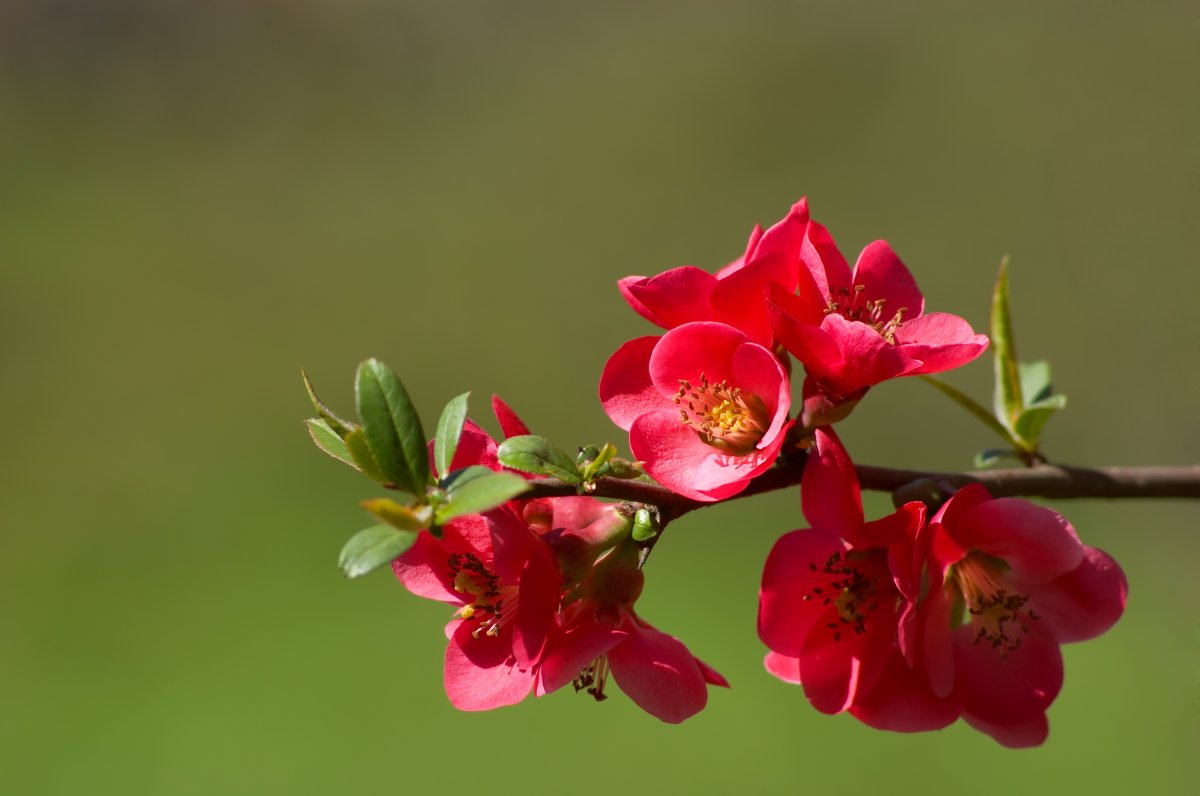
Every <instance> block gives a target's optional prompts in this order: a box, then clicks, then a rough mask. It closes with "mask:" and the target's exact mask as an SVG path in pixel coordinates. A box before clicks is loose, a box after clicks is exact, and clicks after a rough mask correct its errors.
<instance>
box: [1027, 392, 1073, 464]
mask: <svg viewBox="0 0 1200 796" xmlns="http://www.w3.org/2000/svg"><path fill="white" fill-rule="evenodd" d="M1066 405H1067V396H1065V395H1051V396H1050V397H1049V398H1045V399H1043V400H1041V401H1038V402H1037V403H1035V404H1030V405H1029V406H1027V407H1025V411H1023V412H1021V416H1020V417H1018V418H1017V424H1016V427H1015V431H1016V432H1017V434H1018V435H1019V436H1020V437H1021V439H1022V440H1024V441H1025V443H1026V450H1029V451H1036V450H1037V448H1038V441H1039V440H1040V439H1041V437H1042V427H1043V426H1045V425H1046V421H1047V420H1049V419H1050V418H1051V417H1053V416H1054V413H1055V412H1057V411H1058V410H1060V409H1062V408H1063V407H1064V406H1066Z"/></svg>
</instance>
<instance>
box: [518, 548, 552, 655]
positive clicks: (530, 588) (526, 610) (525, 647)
mask: <svg viewBox="0 0 1200 796" xmlns="http://www.w3.org/2000/svg"><path fill="white" fill-rule="evenodd" d="M560 593H561V579H560V578H559V576H558V567H557V566H555V563H554V556H553V555H552V554H551V552H550V549H549V548H548V547H546V545H544V544H540V543H539V544H536V545H534V546H533V548H532V549H531V551H530V556H529V560H528V561H527V562H526V563H525V568H524V569H523V570H522V571H521V583H520V586H519V589H518V592H517V594H518V597H517V616H516V619H515V621H514V622H513V640H512V649H513V656H514V657H515V658H516V660H517V664H518V665H519V666H521V667H524V668H533V665H534V663H535V662H537V660H538V658H539V656H540V655H541V654H542V649H543V648H544V647H545V644H546V636H547V635H548V634H549V632H550V628H551V627H552V626H553V625H554V617H555V615H556V614H557V612H558V599H559V595H560Z"/></svg>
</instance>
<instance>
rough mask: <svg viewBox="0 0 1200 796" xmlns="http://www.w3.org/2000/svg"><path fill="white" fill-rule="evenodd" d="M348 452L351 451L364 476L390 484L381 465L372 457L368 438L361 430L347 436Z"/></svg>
mask: <svg viewBox="0 0 1200 796" xmlns="http://www.w3.org/2000/svg"><path fill="white" fill-rule="evenodd" d="M345 442H346V450H348V451H350V457H351V458H352V459H354V464H355V466H357V467H358V469H359V470H361V471H362V473H363V475H365V476H366V477H367V478H371V479H373V480H375V481H378V482H379V483H381V484H387V483H390V479H389V478H388V477H387V475H385V474H384V472H383V470H381V469H379V464H378V463H377V462H376V461H375V457H374V456H373V455H371V448H370V447H368V445H367V437H366V434H365V433H364V432H363V430H362V429H361V428H356V429H354V430H353V431H351V432H350V433H349V434H347V435H346V440H345Z"/></svg>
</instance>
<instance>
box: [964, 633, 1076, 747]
mask: <svg viewBox="0 0 1200 796" xmlns="http://www.w3.org/2000/svg"><path fill="white" fill-rule="evenodd" d="M974 638H975V628H974V626H973V624H967V625H963V626H962V627H960V628H958V629H957V630H955V631H954V637H953V644H954V662H955V665H956V667H957V675H956V678H957V682H956V684H955V690H956V691H957V692H958V693H959V694H961V695H962V697H963V710H964V711H965V712H967V713H970V714H972V715H973V716H975V717H977V718H980V719H982V720H984V721H987V722H992V723H996V724H1014V723H1024V722H1027V721H1029V720H1030V719H1033V718H1035V717H1036V716H1038V715H1039V714H1041V713H1044V712H1045V711H1046V708H1048V707H1049V706H1050V703H1051V702H1053V701H1054V698H1055V697H1056V696H1058V692H1059V689H1061V688H1062V679H1063V669H1062V654H1061V652H1060V651H1059V648H1058V642H1057V641H1055V640H1054V638H1053V637H1052V636H1051V635H1050V634H1049V633H1048V632H1045V631H1044V630H1042V629H1041V628H1040V627H1038V623H1037V622H1034V623H1032V626H1031V629H1030V632H1028V633H1025V634H1023V635H1022V637H1021V647H1020V648H1019V649H1016V650H1012V651H1009V652H1007V653H1004V654H1001V650H999V649H993V648H992V647H991V645H989V644H988V643H987V642H986V641H983V642H981V643H979V644H975V643H974Z"/></svg>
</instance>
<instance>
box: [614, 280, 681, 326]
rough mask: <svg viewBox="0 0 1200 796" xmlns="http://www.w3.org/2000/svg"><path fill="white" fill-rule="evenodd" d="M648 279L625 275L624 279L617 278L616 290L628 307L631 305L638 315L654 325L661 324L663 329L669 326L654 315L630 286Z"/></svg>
mask: <svg viewBox="0 0 1200 796" xmlns="http://www.w3.org/2000/svg"><path fill="white" fill-rule="evenodd" d="M648 280H649V277H645V276H627V277H625V278H624V279H618V280H617V290H620V291H621V296H622V297H623V298H624V299H625V301H626V302H628V304H629V306H630V307H633V311H634V312H636V313H637V314H638V315H641V316H642V317H643V318H645V319H646V320H648V321H650V323H652V324H654V325H655V326H661V327H662V328H664V329H668V328H670V327H669V326H667V324H665V323H663V321H662V319H661V318H659V317H658V316H657V315H655V314H654V313H653V312H652V311H651V310H650V309H649V308H648V307H647V306H646V305H645V304H643V303H642V300H641V299H639V298H638V297H637V296H635V295H634V294H633V289H632V288H633V286H634V285H639V284H643V283H645V282H646V281H648Z"/></svg>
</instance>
